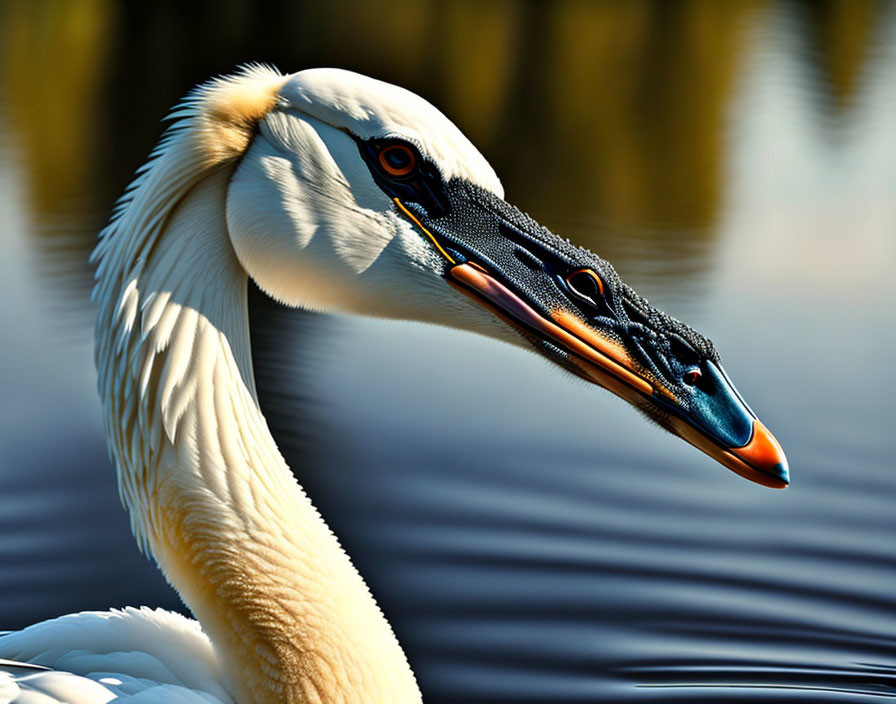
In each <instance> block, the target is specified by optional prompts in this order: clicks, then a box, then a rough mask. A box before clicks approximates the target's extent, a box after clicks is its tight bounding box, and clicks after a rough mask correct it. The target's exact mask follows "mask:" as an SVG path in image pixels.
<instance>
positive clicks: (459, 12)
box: [0, 0, 896, 702]
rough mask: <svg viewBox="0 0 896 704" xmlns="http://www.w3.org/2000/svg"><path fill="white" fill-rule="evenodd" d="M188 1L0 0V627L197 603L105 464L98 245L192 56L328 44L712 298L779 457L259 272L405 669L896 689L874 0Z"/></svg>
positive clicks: (718, 328) (563, 220)
mask: <svg viewBox="0 0 896 704" xmlns="http://www.w3.org/2000/svg"><path fill="white" fill-rule="evenodd" d="M184 5H185V4H183V3H175V2H156V3H146V4H144V5H143V6H138V4H137V3H115V2H111V1H110V0H83V1H82V0H68V1H65V0H59V1H58V2H42V1H32V2H28V1H26V0H21V1H16V0H0V329H2V330H3V334H2V340H3V344H2V345H0V390H2V393H0V629H4V628H5V629H13V628H19V627H22V626H24V625H27V624H28V623H31V622H33V621H35V620H39V619H42V618H48V617H52V616H56V615H59V614H62V613H66V612H70V611H75V610H82V609H106V608H109V607H114V606H124V605H140V604H148V605H158V606H165V607H168V608H174V609H180V608H182V607H181V606H180V604H179V601H178V599H177V596H176V595H175V594H174V593H173V592H172V591H171V590H170V588H169V587H168V586H167V585H166V584H165V583H164V580H163V579H162V577H161V576H160V575H159V574H158V573H157V572H156V570H155V568H154V567H153V566H152V565H151V564H150V563H148V562H147V561H146V559H145V558H144V557H142V556H141V555H140V554H139V553H138V551H137V548H136V546H135V545H134V543H133V540H132V538H131V536H130V533H129V529H128V525H127V518H126V516H125V513H124V511H123V509H122V508H121V506H120V504H119V502H118V497H117V490H116V486H115V481H114V472H113V470H112V468H111V466H110V464H109V460H108V457H107V454H106V451H105V442H104V438H103V433H102V428H101V420H100V413H99V403H98V399H97V396H96V392H95V374H94V370H93V363H92V345H93V331H92V326H93V311H92V308H91V304H90V301H89V293H90V288H91V286H92V271H91V267H90V265H89V264H88V261H87V257H88V255H89V253H90V251H91V249H92V248H93V246H94V243H95V240H96V233H97V232H98V230H99V229H100V228H101V227H102V226H103V224H104V223H105V222H106V220H107V218H108V215H109V212H110V210H111V208H112V205H113V203H114V201H115V199H116V198H117V197H118V196H120V195H121V193H122V192H123V190H124V187H125V185H126V184H127V183H128V181H129V180H130V178H131V175H132V174H133V172H134V170H135V169H136V168H137V167H138V166H139V165H140V164H141V163H142V162H143V161H144V159H145V158H146V155H147V154H148V152H149V151H150V149H151V148H152V146H153V144H154V143H155V142H156V140H157V138H158V136H159V134H160V131H161V129H162V125H161V124H160V120H161V119H162V117H163V116H164V115H165V113H166V112H167V110H168V109H169V108H170V107H171V106H172V105H174V104H175V103H176V102H177V101H178V100H179V99H180V98H181V97H182V96H183V95H184V94H185V93H186V92H187V91H188V90H189V89H190V88H191V87H192V86H193V85H195V84H196V83H198V82H200V81H202V80H204V79H206V78H208V77H209V76H212V75H216V74H221V73H226V72H228V71H231V70H232V69H233V68H234V67H235V66H236V65H238V64H240V63H242V62H248V61H262V62H268V63H272V64H274V65H276V66H277V67H279V68H280V70H282V71H284V72H291V71H297V70H300V69H302V68H308V67H313V66H338V67H343V68H348V69H354V70H357V71H360V72H363V73H366V74H369V75H372V76H374V77H376V78H380V79H384V80H387V81H391V82H395V83H399V84H401V85H403V86H405V87H407V88H409V89H411V90H413V91H415V92H417V93H419V94H421V95H423V96H424V97H425V98H427V99H428V100H430V101H431V102H432V103H434V104H435V105H436V106H437V107H439V108H440V109H441V110H443V111H444V112H445V113H446V114H447V115H448V116H449V117H450V118H451V119H453V120H454V121H455V122H456V123H457V124H458V125H459V126H460V127H461V129H462V130H463V131H464V132H466V133H467V135H469V136H470V138H471V139H472V140H473V141H474V143H475V144H477V146H478V147H479V148H480V149H481V151H482V152H483V153H484V154H485V155H486V157H487V158H488V159H489V160H490V161H491V162H492V164H493V166H494V167H495V169H496V171H497V172H498V174H499V175H500V176H501V177H502V180H503V182H504V185H505V188H506V191H507V197H508V200H510V201H511V202H513V203H515V204H516V205H518V206H519V207H521V208H522V209H523V210H526V211H527V212H529V213H531V214H532V215H533V216H535V217H536V218H537V219H538V220H540V221H541V222H543V223H544V224H545V225H547V226H549V227H550V228H551V229H553V230H554V231H555V232H558V233H560V234H562V235H564V236H568V237H570V238H572V239H573V240H574V241H576V242H577V243H579V244H583V245H586V246H588V247H590V248H591V249H593V250H594V251H595V252H597V253H598V254H600V255H601V256H603V257H605V258H607V259H609V260H610V261H612V262H613V263H614V265H615V266H616V268H617V269H618V270H619V272H620V273H621V274H622V276H623V277H624V278H625V279H626V280H627V282H628V283H629V284H631V285H632V286H633V287H634V288H635V289H636V290H638V291H639V292H640V293H642V294H644V295H646V296H647V297H648V298H650V299H651V301H652V302H653V303H655V304H657V305H659V306H660V307H662V308H664V309H666V310H667V311H668V312H670V313H672V314H673V315H675V316H677V317H680V318H682V319H684V320H685V321H686V322H688V323H690V324H692V325H693V326H694V327H696V328H697V329H699V330H700V331H701V332H704V333H706V334H707V335H709V336H710V337H711V338H712V339H713V340H714V341H715V343H716V345H717V347H718V348H719V350H720V351H721V353H722V356H723V359H724V361H725V365H726V368H727V370H728V372H729V374H730V375H731V376H732V378H733V379H734V380H735V383H736V384H737V385H738V387H739V389H740V390H741V391H742V392H743V393H744V395H745V397H746V398H747V399H748V400H749V401H750V403H751V405H752V406H753V407H754V408H755V409H756V410H757V412H758V413H759V415H760V417H762V418H763V420H764V421H765V423H766V425H768V426H769V427H770V428H771V429H772V430H773V432H774V433H775V434H776V436H777V437H778V439H779V440H780V441H781V443H782V444H783V446H784V448H785V449H786V450H787V453H788V456H789V458H790V465H791V475H792V480H793V485H792V487H791V488H790V489H788V490H786V491H783V492H775V491H772V490H769V489H765V488H763V487H759V486H756V485H752V484H749V483H747V482H746V481H744V480H742V479H740V478H739V477H737V476H735V475H734V474H732V473H730V472H728V471H727V470H725V469H723V468H721V467H720V466H717V465H715V464H714V463H713V462H712V461H711V460H709V459H708V458H706V457H704V456H703V455H701V454H700V453H698V452H697V451H696V450H694V449H693V448H691V447H689V446H687V445H685V444H684V443H683V442H681V441H680V440H677V439H675V438H673V437H671V436H668V435H665V434H663V433H662V432H661V431H659V430H657V429H656V428H653V427H650V426H648V425H647V423H645V422H644V421H643V420H642V419H641V418H640V417H639V416H638V415H637V414H636V413H634V412H633V411H631V410H630V409H629V408H628V407H627V406H625V405H624V404H622V403H621V402H618V401H617V400H615V399H614V398H611V397H610V396H609V394H606V393H603V392H601V391H600V390H597V389H595V388H593V387H586V386H585V385H583V384H581V383H578V382H576V381H574V380H572V379H568V378H566V376H564V375H561V374H559V373H557V372H555V371H554V370H552V369H550V368H549V367H548V365H547V364H545V363H542V362H541V361H540V360H539V359H537V358H535V357H534V356H532V355H529V354H527V353H525V352H524V351H521V350H517V349H511V348H509V347H507V346H502V345H500V344H498V343H496V342H492V341H489V340H485V339H481V338H477V337H474V336H470V335H466V334H462V333H456V332H452V331H448V330H443V329H435V328H430V327H425V326H421V325H412V324H406V323H385V322H382V321H367V320H360V319H350V318H329V317H323V316H315V315H310V314H307V313H302V312H298V311H288V310H285V309H282V308H280V307H278V306H276V305H274V304H273V303H271V302H270V301H268V300H266V299H265V298H264V297H263V296H262V295H261V294H259V293H258V292H253V295H252V306H251V322H252V335H253V355H254V357H255V364H256V369H257V371H258V375H259V386H260V391H261V396H262V403H263V405H264V407H265V411H266V413H267V415H268V417H269V420H270V422H271V425H272V427H273V428H274V431H275V436H276V437H277V439H278V442H279V443H280V445H281V447H282V448H283V450H284V453H285V454H286V455H287V457H288V459H289V460H290V463H291V465H292V467H293V469H294V471H295V473H296V474H297V476H298V477H299V480H300V481H301V483H302V484H303V485H305V486H306V487H307V489H308V491H309V493H310V494H311V495H312V497H313V499H314V500H315V502H316V503H317V505H318V506H319V507H320V508H321V510H322V513H323V514H324V516H325V517H326V518H327V519H328V521H329V522H330V524H331V526H333V528H334V530H335V531H336V532H337V534H338V535H339V536H340V537H341V538H342V540H343V542H344V544H345V545H346V547H347V549H348V551H349V552H350V554H351V555H352V556H353V557H354V559H355V562H356V564H357V565H358V566H359V568H360V570H361V571H362V573H363V574H364V575H365V577H366V578H367V579H368V581H369V583H370V585H371V587H372V589H373V591H374V593H375V594H376V595H377V598H378V599H379V601H380V603H381V605H382V606H383V609H384V611H385V612H386V614H387V616H388V617H389V619H390V621H391V622H392V624H393V625H394V627H395V630H396V631H397V633H398V635H399V638H400V640H401V641H402V643H403V645H404V646H405V648H406V650H407V652H408V656H409V658H410V660H411V663H412V665H413V667H414V669H415V671H416V673H417V675H418V679H419V681H420V684H421V687H422V689H423V692H424V697H425V699H426V701H428V702H458V701H464V702H476V701H483V702H485V701H489V702H499V701H508V702H510V701H512V702H573V701H575V702H585V701H602V702H605V701H611V702H612V701H625V702H628V701H657V702H666V701H676V702H677V701H688V702H694V701H707V702H726V701H744V702H753V701H779V700H780V701H813V702H814V701H866V700H867V701H871V700H872V699H875V700H876V699H878V698H880V697H886V696H896V596H894V594H896V591H894V589H893V587H894V585H896V554H894V553H896V550H894V545H896V541H894V537H896V511H894V510H893V499H894V497H896V466H894V461H893V457H892V448H891V447H890V445H891V443H892V432H893V427H894V421H896V411H894V407H893V398H894V396H896V375H894V373H893V369H892V362H891V361H888V360H891V359H892V355H893V349H894V344H896V319H894V318H896V316H894V303H896V294H894V284H893V275H892V271H893V267H894V264H896V244H894V242H896V237H894V235H896V129H894V124H896V123H894V119H896V117H894V116H896V4H894V3H888V2H875V1H873V0H819V1H818V2H785V3H776V2H762V1H752V0H743V1H741V0H731V1H728V2H724V3H723V2H717V1H715V0H702V1H701V0H694V1H687V0H681V1H676V2H662V1H657V2H647V1H639V0H630V1H625V2H622V1H620V2H609V1H605V2H583V1H572V0H558V1H556V2H540V1H539V2H536V1H532V2H511V1H505V2H491V1H487V0H451V1H445V0H440V1H435V0H434V1H432V2H422V1H414V0H403V1H396V2H370V1H369V0H338V1H330V2H326V3H323V2H320V3H312V2H296V1H293V2H270V3H259V2H250V1H249V0H217V1H216V2H206V3H203V2H200V3H193V4H190V5H189V9H186V8H185V7H184ZM434 355H438V360H439V361H438V363H439V369H440V373H439V374H438V375H434V374H433V373H432V368H431V366H430V364H429V359H430V358H432V357H433V356H434ZM471 390H472V392H473V393H474V396H475V398H476V403H475V404H471V403H470V398H471Z"/></svg>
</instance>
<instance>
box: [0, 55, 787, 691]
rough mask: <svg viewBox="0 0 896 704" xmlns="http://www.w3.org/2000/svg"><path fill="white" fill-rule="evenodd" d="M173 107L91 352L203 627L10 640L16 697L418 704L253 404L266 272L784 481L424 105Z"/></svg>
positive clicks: (89, 616)
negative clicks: (551, 365) (546, 365)
mask: <svg viewBox="0 0 896 704" xmlns="http://www.w3.org/2000/svg"><path fill="white" fill-rule="evenodd" d="M173 119H174V120H175V122H174V124H173V125H172V127H171V128H170V129H169V130H168V132H167V133H166V135H165V136H164V138H163V139H162V141H161V142H160V144H159V146H158V147H157V148H156V150H155V151H154V152H153V154H152V157H151V159H150V160H149V162H148V163H147V164H146V165H145V166H144V167H143V168H142V169H140V170H139V172H138V175H137V178H136V180H135V181H134V182H133V184H132V185H131V187H130V189H129V190H128V192H127V193H126V195H125V196H124V197H123V198H122V200H121V202H120V204H119V205H118V207H117V209H116V211H115V214H114V217H113V219H112V221H111V223H110V224H109V226H108V227H107V228H106V229H105V230H104V231H103V233H102V234H101V236H100V242H99V245H98V246H97V248H96V251H95V254H94V258H95V261H96V262H97V273H96V287H95V290H94V299H95V301H96V304H97V307H98V318H97V327H96V363H97V368H98V372H99V391H100V396H101V399H102V405H103V411H104V417H105V426H106V433H107V436H108V441H109V447H110V449H111V454H112V456H113V459H114V461H115V466H116V468H117V473H118V481H119V486H120V490H121V497H122V500H123V502H124V504H125V506H126V507H127V509H128V511H129V512H130V520H131V526H132V529H133V532H134V535H135V537H136V539H137V542H138V543H139V544H140V547H141V548H142V549H143V550H145V551H147V552H149V553H150V554H151V555H152V556H153V557H154V558H155V560H156V561H157V563H158V565H159V567H160V568H161V570H162V572H163V573H164V574H165V576H166V578H167V579H168V581H169V582H170V583H171V584H172V585H173V586H174V587H175V588H176V589H177V591H178V593H179V594H180V596H181V597H182V599H183V601H184V603H185V604H186V605H187V606H188V607H189V608H190V610H191V611H192V613H193V614H194V615H195V617H196V619H197V620H196V621H192V620H189V619H186V618H183V617H181V616H178V615H176V614H173V613H168V612H163V611H153V610H149V609H127V610H124V611H112V612H103V613H93V612H91V613H81V614H73V615H69V616H63V617H61V618H58V619H54V620H51V621H46V622H43V623H39V624H36V625H34V626H31V627H29V628H26V629H24V630H23V631H18V632H14V633H11V634H9V635H6V636H3V637H2V638H0V657H3V658H7V659H8V660H7V661H6V662H5V663H3V666H2V667H0V701H5V702H8V701H17V702H35V703H36V702H61V701H67V702H73V703H80V702H85V703H87V702H89V703H91V704H93V703H94V702H106V701H110V700H113V699H118V698H122V699H126V698H127V697H128V696H131V695H134V696H135V700H138V701H140V702H238V703H239V704H249V703H250V702H259V703H263V702H265V703H266V702H414V701H420V692H419V690H418V687H417V684H416V682H415V680H414V675H413V673H412V672H411V669H410V667H409V666H408V663H407V660H406V659H405V656H404V653H403V652H402V650H401V647H400V646H399V644H398V642H397V640H396V639H395V637H394V635H393V633H392V631H391V629H390V627H389V625H388V623H387V621H386V619H385V618H384V617H383V614H382V613H381V612H380V610H379V609H378V608H377V605H376V604H375V602H374V600H373V598H372V596H371V595H370V593H369V591H368V589H367V587H366V585H365V584H364V581H363V580H362V578H361V577H360V575H359V574H358V573H357V572H356V570H355V569H354V567H353V565H352V563H351V561H350V560H349V558H348V556H347V555H346V554H345V553H344V552H343V551H342V549H341V548H340V546H339V543H338V542H337V540H336V538H335V537H334V536H333V534H332V533H331V532H330V530H329V529H328V528H327V526H326V524H325V523H324V522H323V520H322V519H321V518H320V516H319V515H318V513H317V512H316V511H315V509H314V507H313V506H312V505H311V503H310V502H309V500H308V498H307V497H306V495H305V494H304V492H303V491H302V489H301V487H300V486H299V485H298V484H297V483H296V481H295V479H294V477H293V475H292V473H291V472H290V471H289V469H288V467H287V466H286V463H285V462H284V460H283V458H282V456H281V455H280V453H279V452H278V450H277V446H276V445H275V443H274V440H273V438H272V437H271V434H270V432H269V430H268V426H267V424H266V422H265V419H264V418H263V417H262V414H261V412H260V410H259V405H258V399H257V397H256V392H255V384H254V379H253V370H252V366H251V355H250V349H249V330H248V318H247V309H246V296H247V279H248V277H252V278H253V279H254V280H255V282H256V283H257V284H258V286H259V287H260V288H261V289H262V290H264V291H265V292H267V293H268V294H269V295H270V296H272V297H274V298H276V299H278V300H280V301H283V302H285V303H287V304H289V305H292V306H304V307H307V308H312V309H315V310H321V311H332V312H350V313H360V314H366V315H374V316H388V317H394V318H407V319H415V320H424V321H432V322H437V323H442V324H447V325H451V326H454V327H457V328H463V329H467V330H473V331H477V332H480V333H485V334H489V335H492V336H496V337H499V338H502V339H505V340H509V341H511V342H515V343H517V344H522V345H526V346H529V347H532V348H534V349H535V350H536V351H538V352H539V353H541V354H543V355H545V356H546V357H548V358H550V359H551V360H552V361H554V362H555V363H557V364H558V365H560V366H562V367H564V368H565V369H568V370H569V371H571V372H573V373H574V374H577V375H578V376H580V377H583V378H585V379H587V380H590V381H592V382H595V383H597V384H599V385H601V386H604V387H606V388H608V389H610V390H611V391H613V392H615V393H616V394H618V395H620V396H622V397H623V398H625V399H626V400H628V401H629V402H631V403H633V404H634V405H636V406H637V407H638V408H639V409H641V410H642V411H644V412H645V413H647V414H648V415H649V416H650V417H651V418H653V419H655V420H656V421H657V422H659V423H660V424H661V425H663V426H664V427H666V428H668V429H669V430H671V431H672V432H674V433H676V434H678V435H680V436H681V437H683V438H684V439H685V440H687V441H688V442H690V443H692V444H694V445H696V446H697V447H699V448H700V449H701V450H703V451H704V452H706V453H708V454H710V455H711V456H713V457H714V458H716V459H717V460H718V461H719V462H721V463H722V464H723V465H725V466H727V467H729V468H731V469H733V470H734V471H736V472H738V473H740V474H742V475H744V476H746V477H749V478H751V479H753V480H755V481H759V482H761V483H764V484H767V485H769V486H777V487H782V486H785V485H786V484H787V481H788V477H787V466H786V460H785V458H784V454H783V452H782V451H781V448H780V446H779V445H778V444H777V442H776V441H775V440H774V438H773V437H772V436H771V434H770V433H769V432H768V431H767V430H765V428H764V427H763V426H762V424H761V423H760V422H759V421H758V420H757V419H756V417H755V415H754V414H753V412H752V411H751V410H750V409H749V408H748V407H747V405H746V404H745V402H744V401H743V399H742V398H741V397H740V395H739V394H738V393H737V391H736V390H735V389H734V386H733V385H732V384H731V382H730V380H729V379H728V377H727V376H726V375H725V373H724V372H723V371H722V367H721V366H720V363H719V358H718V355H717V353H716V352H715V350H714V348H713V346H712V344H711V343H710V342H709V341H708V340H706V339H705V338H704V337H702V336H701V335H699V334H698V333H696V332H694V331H693V330H691V329H690V328H688V327H687V326H685V325H683V324H682V323H680V322H678V321H677V320H674V319H672V318H670V317H668V316H667V315H665V314H663V313H661V312H660V311H658V310H656V309H654V308H652V307H651V306H650V305H649V304H648V303H647V301H645V300H644V299H643V298H641V297H640V296H638V295H637V294H636V293H635V292H634V291H632V290H631V289H630V288H628V287H627V286H626V285H625V284H623V283H622V281H621V280H620V279H619V277H618V276H617V274H616V272H615V271H614V270H613V268H612V267H611V266H610V265H609V264H608V263H607V262H605V261H603V260H602V259H600V258H598V257H597V256H595V255H594V254H592V253H591V252H588V251H586V250H583V249H580V248H578V247H575V246H573V245H571V244H569V243H568V242H567V241H565V240H562V239H560V238H558V237H557V236H555V235H553V234H552V233H550V232H549V231H547V230H546V229H545V228H543V227H541V226H540V225H538V224H537V223H536V222H535V221H533V220H531V219H530V218H529V217H527V216H526V215H524V214H522V213H521V212H520V211H518V210H516V209H515V208H513V207H512V206H510V205H508V204H507V203H506V202H505V201H504V200H503V189H502V187H501V184H500V182H499V181H498V178H497V177H496V176H495V173H494V171H493V170H492V169H491V167H490V166H489V164H488V163H487V162H486V160H485V159H484V158H483V157H482V155H481V154H480V153H479V152H478V151H477V150H476V148H475V147H473V145H472V144H471V143H470V142H469V141H468V140H467V139H466V138H465V137H464V136H463V135H462V134H461V133H460V131H459V130H458V129H457V128H456V127H455V126H454V125H453V124H452V123H451V122H450V121H449V120H448V119H447V118H446V117H444V116H443V115H442V114H441V113H440V112H438V111H437V110H436V109H435V108H433V107H432V106H431V105H429V104H428V103H427V102H425V101H424V100H423V99H421V98H419V97H418V96H416V95H414V94H412V93H409V92H408V91H405V90H403V89H401V88H398V87H396V86H392V85H388V84H386V83H382V82H379V81H375V80H372V79H370V78H365V77H363V76H360V75H357V74H354V73H349V72H347V71H341V70H334V69H315V70H308V71H302V72H300V73H296V74H293V75H290V76H283V75H281V74H279V73H277V72H276V71H274V70H272V69H269V68H265V67H257V66H255V67H249V68H245V69H243V70H242V71H241V72H239V73H237V74H236V75H234V76H231V77H228V78H223V79H218V80H214V81H212V82H210V83H207V84H205V85H203V86H201V87H200V88H198V89H197V90H196V91H195V92H194V93H192V94H191V96H190V97H189V98H188V99H187V100H186V101H185V102H184V103H183V104H182V105H181V106H180V107H179V108H178V109H176V110H175V112H174V113H173ZM13 660H14V661H17V662H16V663H13V662H11V661H13Z"/></svg>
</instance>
